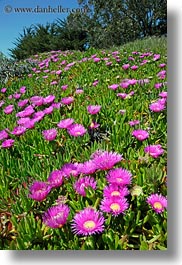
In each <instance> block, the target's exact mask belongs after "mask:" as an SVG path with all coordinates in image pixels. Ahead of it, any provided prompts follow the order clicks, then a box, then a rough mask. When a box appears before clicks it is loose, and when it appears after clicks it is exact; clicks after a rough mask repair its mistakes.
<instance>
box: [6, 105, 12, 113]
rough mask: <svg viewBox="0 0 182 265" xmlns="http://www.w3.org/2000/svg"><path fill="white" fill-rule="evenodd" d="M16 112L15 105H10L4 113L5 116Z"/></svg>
mask: <svg viewBox="0 0 182 265" xmlns="http://www.w3.org/2000/svg"><path fill="white" fill-rule="evenodd" d="M13 110H14V106H13V105H8V106H7V107H5V108H4V113H5V114H11V113H12V112H13Z"/></svg>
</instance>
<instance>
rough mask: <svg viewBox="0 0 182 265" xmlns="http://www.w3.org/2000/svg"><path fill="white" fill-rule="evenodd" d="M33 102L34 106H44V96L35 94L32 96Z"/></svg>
mask: <svg viewBox="0 0 182 265" xmlns="http://www.w3.org/2000/svg"><path fill="white" fill-rule="evenodd" d="M30 101H31V103H32V104H33V106H42V104H43V101H44V98H43V97H40V96H33V97H31V98H30Z"/></svg>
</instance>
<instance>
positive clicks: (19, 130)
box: [11, 126, 26, 136]
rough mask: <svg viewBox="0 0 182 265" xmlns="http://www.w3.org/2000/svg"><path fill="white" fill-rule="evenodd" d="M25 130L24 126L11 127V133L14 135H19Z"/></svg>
mask: <svg viewBox="0 0 182 265" xmlns="http://www.w3.org/2000/svg"><path fill="white" fill-rule="evenodd" d="M25 132H26V128H25V127H24V126H17V127H15V128H14V129H13V131H12V132H11V133H12V134H14V135H16V136H20V135H22V134H24V133H25Z"/></svg>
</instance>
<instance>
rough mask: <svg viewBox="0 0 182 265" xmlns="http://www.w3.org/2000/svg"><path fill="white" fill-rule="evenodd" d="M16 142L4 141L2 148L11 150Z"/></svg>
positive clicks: (11, 140)
mask: <svg viewBox="0 0 182 265" xmlns="http://www.w3.org/2000/svg"><path fill="white" fill-rule="evenodd" d="M14 142H15V140H13V139H7V140H4V141H3V142H2V144H1V147H2V148H10V147H12V146H13V145H14Z"/></svg>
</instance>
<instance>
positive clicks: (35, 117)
mask: <svg viewBox="0 0 182 265" xmlns="http://www.w3.org/2000/svg"><path fill="white" fill-rule="evenodd" d="M44 116H45V113H44V112H43V111H42V110H40V111H37V112H36V113H34V115H33V120H34V121H35V122H39V121H41V120H42V119H43V118H44Z"/></svg>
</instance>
